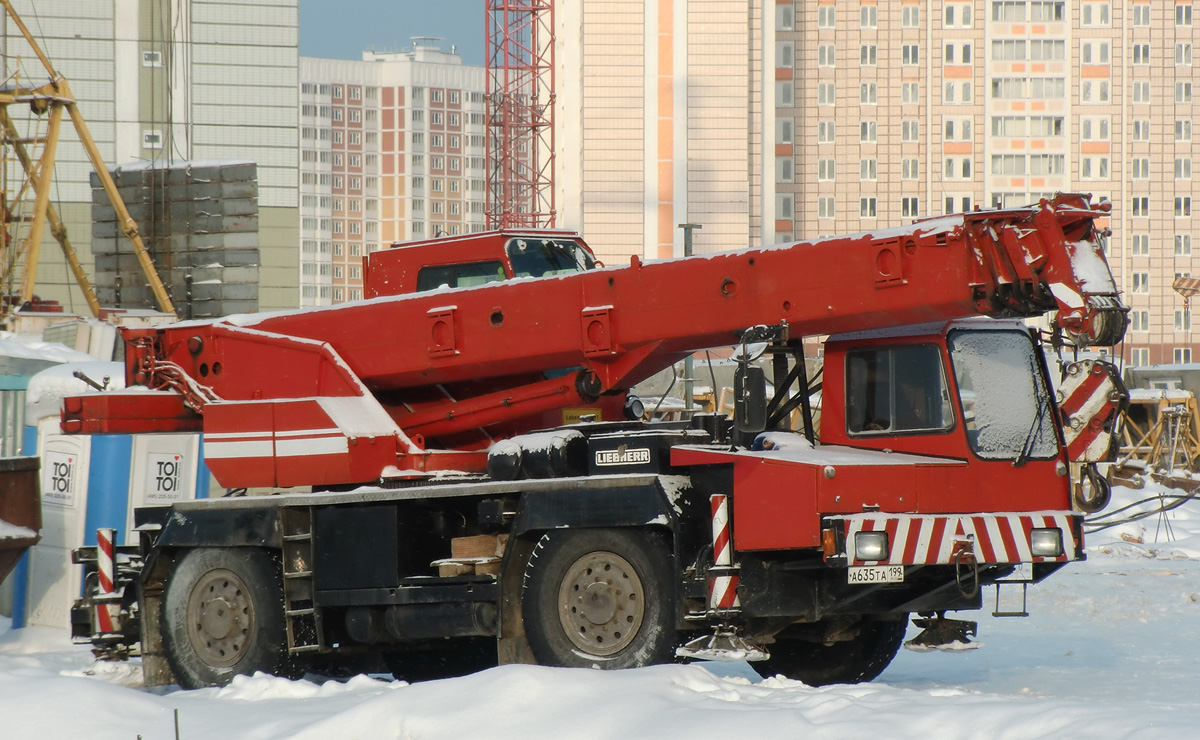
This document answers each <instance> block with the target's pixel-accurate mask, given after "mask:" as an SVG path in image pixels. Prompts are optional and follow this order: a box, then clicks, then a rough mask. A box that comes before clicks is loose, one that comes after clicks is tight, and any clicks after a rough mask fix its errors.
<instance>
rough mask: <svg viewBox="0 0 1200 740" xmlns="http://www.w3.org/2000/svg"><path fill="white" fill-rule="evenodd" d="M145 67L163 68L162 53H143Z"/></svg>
mask: <svg viewBox="0 0 1200 740" xmlns="http://www.w3.org/2000/svg"><path fill="white" fill-rule="evenodd" d="M142 66H143V67H161V66H163V60H162V52H161V51H143V52H142Z"/></svg>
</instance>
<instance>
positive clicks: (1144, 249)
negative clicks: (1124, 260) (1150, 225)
mask: <svg viewBox="0 0 1200 740" xmlns="http://www.w3.org/2000/svg"><path fill="white" fill-rule="evenodd" d="M1129 251H1130V253H1131V254H1132V255H1133V256H1134V257H1149V256H1150V235H1149V234H1134V235H1133V238H1132V239H1131V240H1130V246H1129Z"/></svg>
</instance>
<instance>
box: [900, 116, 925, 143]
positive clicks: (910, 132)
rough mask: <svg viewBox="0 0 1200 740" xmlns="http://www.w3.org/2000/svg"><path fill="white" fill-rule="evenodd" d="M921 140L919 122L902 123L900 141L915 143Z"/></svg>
mask: <svg viewBox="0 0 1200 740" xmlns="http://www.w3.org/2000/svg"><path fill="white" fill-rule="evenodd" d="M920 138H921V126H920V123H919V122H918V121H915V120H906V121H901V122H900V141H905V142H915V141H918V140H919V139H920Z"/></svg>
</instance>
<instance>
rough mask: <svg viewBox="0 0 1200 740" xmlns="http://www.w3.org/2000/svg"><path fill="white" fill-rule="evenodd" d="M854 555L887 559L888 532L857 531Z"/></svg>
mask: <svg viewBox="0 0 1200 740" xmlns="http://www.w3.org/2000/svg"><path fill="white" fill-rule="evenodd" d="M1055 531H1057V530H1055ZM854 557H855V559H856V560H887V557H888V536H887V532H856V533H855V535H854Z"/></svg>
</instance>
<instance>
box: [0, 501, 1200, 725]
mask: <svg viewBox="0 0 1200 740" xmlns="http://www.w3.org/2000/svg"><path fill="white" fill-rule="evenodd" d="M1157 492H1158V491H1157V490H1156V489H1147V490H1141V491H1131V490H1126V489H1118V491H1117V493H1116V496H1115V498H1116V500H1115V501H1114V503H1113V504H1112V505H1110V507H1109V510H1110V511H1111V510H1113V509H1114V508H1117V507H1119V506H1122V505H1124V504H1126V503H1130V502H1133V501H1135V500H1137V499H1141V498H1145V497H1146V496H1147V494H1150V495H1152V496H1153V495H1156V494H1157ZM1143 508H1146V507H1145V506H1143ZM1165 521H1169V523H1170V525H1171V532H1172V534H1173V536H1174V540H1173V541H1165V537H1166V533H1165V531H1164V527H1163V524H1164V522H1165ZM1156 529H1157V530H1158V539H1159V540H1160V541H1159V542H1157V543H1155V542H1154V539H1155V533H1156ZM1127 539H1133V540H1137V539H1141V540H1143V542H1142V543H1134V542H1128V541H1126V540H1127ZM1002 605H1004V606H1006V607H1010V606H1012V604H1011V603H1009V602H1004V603H1003V604H1002ZM1029 610H1030V612H1031V616H1030V617H1029V618H1026V619H1012V618H1004V619H1001V618H994V617H991V616H988V614H987V612H983V613H980V614H979V615H977V617H976V616H971V615H969V614H968V615H959V616H961V617H963V618H967V619H974V618H978V619H979V621H980V634H979V640H980V642H982V643H984V645H983V647H982V648H980V649H979V650H974V651H966V652H959V653H952V654H951V653H938V652H935V653H919V654H918V653H912V652H908V651H903V650H902V651H901V653H900V655H899V656H898V657H897V659H896V660H895V662H894V663H892V665H891V667H890V668H889V669H888V670H887V671H886V672H884V674H883V675H882V676H881V677H880V678H879V679H878V680H877V681H875V682H874V683H871V684H864V685H858V686H830V687H825V688H811V687H808V686H805V685H803V684H801V683H798V682H795V681H790V680H786V679H783V678H766V679H760V678H759V677H758V676H757V675H756V674H755V673H754V672H753V670H752V668H751V667H750V666H748V665H747V664H744V663H742V664H731V665H714V664H705V665H673V666H658V667H653V668H645V669H640V670H635V671H625V672H602V671H590V670H570V669H555V668H541V667H534V666H504V667H500V668H496V669H493V670H490V671H485V672H483V673H479V674H476V675H473V676H466V677H464V678H457V679H451V680H445V681H430V682H425V683H418V684H413V685H408V684H405V683H402V682H397V681H385V680H381V679H377V678H371V677H366V676H359V677H356V678H354V679H351V680H350V681H346V682H342V683H339V682H333V681H329V682H325V683H316V682H313V681H308V680H301V681H288V680H285V679H279V678H274V677H270V676H262V675H259V676H253V677H246V678H239V679H237V680H235V681H234V682H233V684H232V685H230V686H228V687H225V688H221V689H203V690H199V691H180V690H162V691H154V692H148V691H144V690H141V689H138V688H136V685H137V683H138V682H139V680H140V675H139V673H138V670H137V667H136V666H132V665H127V664H104V663H102V664H96V663H93V661H92V659H91V654H90V652H89V651H88V650H87V649H85V648H82V647H75V646H71V645H70V644H69V643H68V640H67V638H66V636H65V633H63V632H58V631H55V630H43V629H23V630H7V626H6V625H4V624H0V632H2V633H3V634H0V737H2V738H5V739H6V740H7V739H8V738H12V739H13V740H18V739H19V740H23V739H25V738H39V739H40V738H70V739H75V738H80V739H82V738H88V740H107V739H109V738H111V739H112V740H118V739H119V740H134V739H135V738H138V737H141V738H144V739H145V740H158V739H162V740H171V739H172V738H175V737H179V738H183V739H184V740H198V739H199V738H218V737H219V738H222V740H237V739H240V738H245V739H246V740H251V739H253V740H269V739H270V740H274V739H283V738H312V739H313V740H317V739H322V740H324V739H326V738H339V739H340V738H346V739H347V740H352V739H358V740H368V739H372V738H380V739H383V738H387V739H388V740H396V739H397V738H404V739H410V738H411V739H414V740H416V739H420V740H427V739H430V738H456V739H457V738H467V737H471V738H496V739H498V740H505V739H508V738H512V739H513V740H517V739H518V738H520V739H522V740H529V739H532V740H537V739H540V738H555V739H558V738H588V739H592V738H595V739H600V738H613V739H614V740H615V739H617V738H620V739H621V740H630V739H634V738H649V737H653V738H656V739H658V738H696V737H719V738H744V737H751V738H755V739H756V740H761V739H764V738H801V737H803V738H981V739H982V738H989V739H990V738H1014V739H1015V738H1020V739H1021V740H1029V739H1032V738H1106V739H1108V738H1172V740H1174V739H1176V738H1184V737H1196V736H1197V735H1198V733H1200V729H1197V728H1200V667H1198V664H1197V658H1196V656H1197V655H1198V654H1200V503H1197V502H1194V501H1193V502H1189V503H1187V504H1185V505H1184V506H1181V507H1180V508H1178V509H1176V510H1175V511H1173V512H1172V513H1171V514H1170V515H1169V520H1163V521H1160V518H1159V517H1157V516H1151V517H1148V518H1146V519H1144V520H1142V521H1140V522H1136V523H1132V524H1126V525H1123V526H1121V527H1117V528H1112V529H1109V530H1105V531H1104V532H1101V533H1098V534H1096V535H1094V536H1092V537H1091V538H1090V540H1089V559H1088V561H1087V562H1085V563H1079V564H1074V565H1072V566H1068V567H1067V568H1066V569H1064V570H1063V571H1061V572H1060V573H1058V574H1057V575H1055V576H1054V577H1052V578H1051V579H1049V580H1047V581H1046V582H1044V583H1043V584H1041V585H1039V586H1037V587H1034V588H1032V589H1030V591H1029ZM911 634H912V628H910V636H911ZM176 712H177V714H176ZM176 719H177V720H178V734H177V733H176Z"/></svg>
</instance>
